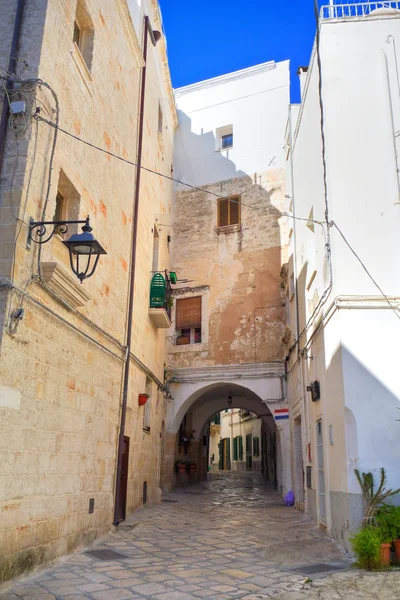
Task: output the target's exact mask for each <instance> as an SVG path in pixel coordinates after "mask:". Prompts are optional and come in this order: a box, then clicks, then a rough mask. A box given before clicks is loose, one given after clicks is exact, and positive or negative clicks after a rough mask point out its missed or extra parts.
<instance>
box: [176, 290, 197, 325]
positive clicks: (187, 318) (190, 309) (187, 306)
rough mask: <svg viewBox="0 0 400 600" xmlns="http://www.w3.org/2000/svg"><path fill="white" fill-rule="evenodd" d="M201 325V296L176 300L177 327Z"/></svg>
mask: <svg viewBox="0 0 400 600" xmlns="http://www.w3.org/2000/svg"><path fill="white" fill-rule="evenodd" d="M193 327H201V296H196V297H195V298H182V299H181V300H177V301H176V329H191V328H193Z"/></svg>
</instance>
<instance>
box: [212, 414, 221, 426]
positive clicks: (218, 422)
mask: <svg viewBox="0 0 400 600" xmlns="http://www.w3.org/2000/svg"><path fill="white" fill-rule="evenodd" d="M213 423H214V425H221V414H220V413H217V414H216V415H215V417H214V421H213Z"/></svg>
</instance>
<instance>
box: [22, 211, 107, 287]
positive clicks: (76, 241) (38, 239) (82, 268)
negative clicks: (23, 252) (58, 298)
mask: <svg viewBox="0 0 400 600" xmlns="http://www.w3.org/2000/svg"><path fill="white" fill-rule="evenodd" d="M82 223H83V227H82V232H83V233H75V234H74V235H71V237H70V238H69V240H63V244H64V245H65V246H66V247H67V248H68V252H69V261H70V264H71V269H72V272H73V273H74V274H75V275H76V276H77V277H78V279H79V280H80V282H81V283H83V281H84V279H88V277H91V276H92V275H93V273H94V272H95V270H96V267H97V263H98V262H99V258H100V254H107V252H106V251H105V250H104V249H103V248H102V247H101V246H100V244H99V242H98V241H97V240H96V239H95V238H94V236H93V235H92V233H91V231H92V228H91V227H90V224H89V217H87V218H86V220H85V221H33V219H31V221H30V223H29V238H28V247H29V246H30V242H31V241H33V242H35V243H36V244H45V243H46V242H48V241H49V240H51V238H52V237H53V235H54V234H55V233H56V232H57V231H58V232H59V233H63V234H64V233H67V231H68V225H76V224H79V225H81V224H82ZM48 226H51V227H52V228H53V229H52V231H51V232H50V234H48V232H47V227H48ZM43 238H44V239H43Z"/></svg>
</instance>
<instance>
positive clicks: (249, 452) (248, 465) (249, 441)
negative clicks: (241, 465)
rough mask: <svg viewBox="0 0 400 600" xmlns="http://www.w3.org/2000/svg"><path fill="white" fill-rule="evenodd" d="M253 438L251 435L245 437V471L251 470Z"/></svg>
mask: <svg viewBox="0 0 400 600" xmlns="http://www.w3.org/2000/svg"><path fill="white" fill-rule="evenodd" d="M252 448H253V436H252V434H251V433H248V434H247V435H246V471H252V470H253V451H252Z"/></svg>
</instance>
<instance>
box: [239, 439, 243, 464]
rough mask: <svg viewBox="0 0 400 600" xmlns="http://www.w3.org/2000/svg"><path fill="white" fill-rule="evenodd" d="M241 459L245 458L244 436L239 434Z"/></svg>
mask: <svg viewBox="0 0 400 600" xmlns="http://www.w3.org/2000/svg"><path fill="white" fill-rule="evenodd" d="M239 460H243V438H242V436H241V435H239Z"/></svg>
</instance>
